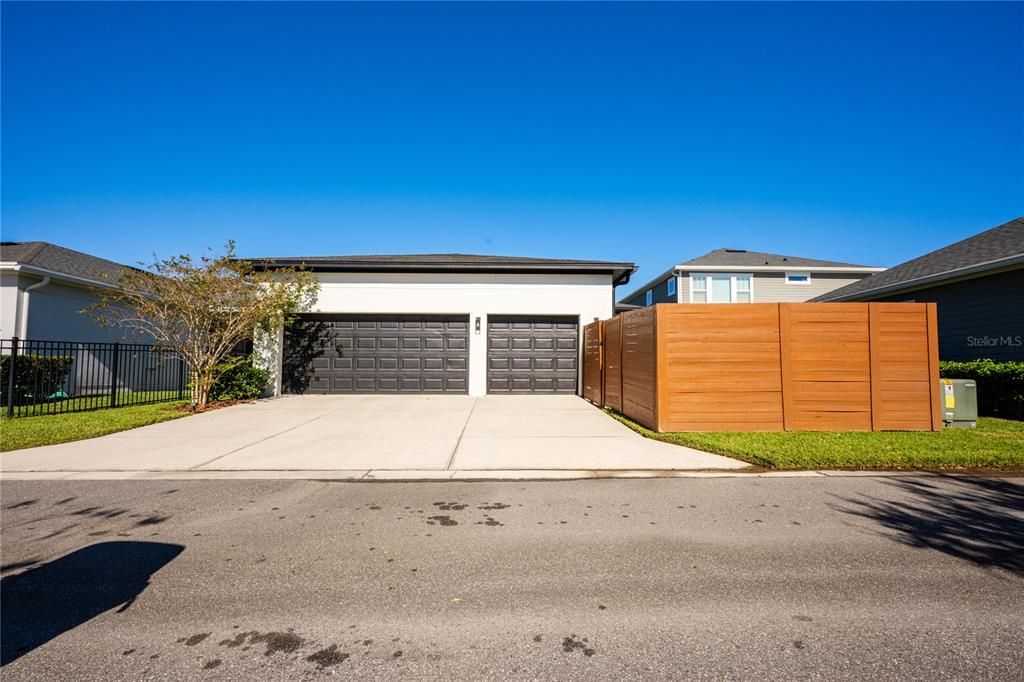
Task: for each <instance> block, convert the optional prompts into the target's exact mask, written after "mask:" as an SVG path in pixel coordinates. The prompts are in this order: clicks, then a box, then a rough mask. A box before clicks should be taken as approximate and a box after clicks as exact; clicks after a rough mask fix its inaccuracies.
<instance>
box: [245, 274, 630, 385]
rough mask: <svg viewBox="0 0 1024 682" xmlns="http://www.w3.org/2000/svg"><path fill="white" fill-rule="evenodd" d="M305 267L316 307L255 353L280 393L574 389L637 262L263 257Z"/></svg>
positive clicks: (259, 344) (261, 344)
mask: <svg viewBox="0 0 1024 682" xmlns="http://www.w3.org/2000/svg"><path fill="white" fill-rule="evenodd" d="M252 262H253V264H254V265H255V266H256V267H257V268H261V269H273V268H276V267H289V266H304V267H306V268H307V269H310V270H312V271H313V272H314V273H315V275H316V277H317V278H318V279H319V280H320V283H321V284H320V292H319V297H318V300H317V302H316V304H315V307H314V309H313V310H310V311H309V312H308V313H307V314H304V315H302V316H301V317H300V318H299V320H298V321H297V322H296V323H294V324H292V325H291V326H290V327H289V328H288V329H286V330H281V331H280V332H279V333H278V334H277V337H276V338H272V339H265V338H264V339H260V340H259V341H258V343H257V349H258V352H259V353H260V355H261V356H262V357H263V361H264V363H265V365H266V366H267V367H268V369H270V370H271V372H272V374H273V386H272V392H273V393H274V394H278V393H468V394H470V395H484V394H487V393H576V392H577V390H578V387H579V383H580V380H581V375H580V371H579V368H580V364H581V351H582V331H583V326H584V325H586V324H588V323H590V322H592V321H594V320H597V319H605V318H608V317H611V315H612V311H613V305H614V301H615V298H614V290H615V287H616V286H617V285H619V284H624V283H626V282H628V281H629V277H630V274H631V273H632V272H633V271H634V270H635V266H634V265H633V264H632V263H610V262H604V261H584V260H552V259H543V258H513V257H505V256H475V255H462V254H429V255H397V256H338V257H312V258H267V259H254V260H252Z"/></svg>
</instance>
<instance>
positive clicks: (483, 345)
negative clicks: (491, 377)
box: [469, 313, 487, 395]
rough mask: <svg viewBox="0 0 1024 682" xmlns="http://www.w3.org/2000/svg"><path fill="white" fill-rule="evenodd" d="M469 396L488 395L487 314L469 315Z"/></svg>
mask: <svg viewBox="0 0 1024 682" xmlns="http://www.w3.org/2000/svg"><path fill="white" fill-rule="evenodd" d="M478 318H479V320H480V331H479V333H478V332H477V330H476V322H477V319H478ZM469 394H470V395H487V313H470V314H469Z"/></svg>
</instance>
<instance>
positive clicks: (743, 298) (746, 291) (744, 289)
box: [732, 275, 751, 303]
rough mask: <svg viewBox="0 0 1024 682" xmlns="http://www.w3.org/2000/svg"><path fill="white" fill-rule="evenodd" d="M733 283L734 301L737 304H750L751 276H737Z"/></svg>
mask: <svg viewBox="0 0 1024 682" xmlns="http://www.w3.org/2000/svg"><path fill="white" fill-rule="evenodd" d="M732 281H733V301H735V302H736V303H750V301H751V298H750V275H736V276H735V277H733V280H732Z"/></svg>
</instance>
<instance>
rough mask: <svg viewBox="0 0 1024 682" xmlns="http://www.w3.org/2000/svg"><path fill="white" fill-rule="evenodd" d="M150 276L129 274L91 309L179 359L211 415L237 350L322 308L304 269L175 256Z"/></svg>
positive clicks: (151, 268)
mask: <svg viewBox="0 0 1024 682" xmlns="http://www.w3.org/2000/svg"><path fill="white" fill-rule="evenodd" d="M140 265H141V266H143V268H144V269H137V268H123V269H122V271H121V272H120V274H119V276H118V281H117V286H116V287H113V288H111V289H108V290H104V291H102V292H98V293H99V294H100V297H101V298H100V302H99V303H97V304H95V305H93V306H91V307H90V308H88V309H87V312H88V313H89V314H90V315H92V317H93V318H94V319H96V320H97V321H98V322H99V323H100V324H102V325H105V326H118V327H120V328H123V329H126V330H130V331H132V332H134V333H136V334H142V335H145V336H147V337H150V338H151V339H152V340H153V342H154V343H155V344H156V345H157V346H160V347H163V348H168V349H171V350H173V351H175V352H176V353H177V354H178V355H179V356H180V357H181V359H182V360H184V361H185V362H186V363H187V365H188V367H189V370H190V373H191V389H192V402H193V404H194V405H195V406H196V409H198V410H202V409H204V408H205V407H206V403H207V401H208V399H209V395H210V388H211V387H212V386H213V383H214V382H215V381H216V379H217V375H218V372H219V371H220V370H221V368H223V367H224V366H225V361H226V360H227V359H228V358H229V356H230V354H231V352H232V350H233V349H234V348H235V347H236V346H238V344H239V343H241V342H243V341H245V340H247V339H250V338H252V337H253V335H254V334H256V333H257V332H259V331H262V332H264V333H271V332H274V331H275V330H277V329H278V328H280V327H281V326H282V325H284V324H285V323H286V322H288V321H289V320H290V319H291V318H292V317H293V316H294V315H295V314H296V313H298V312H300V311H301V310H304V309H306V308H308V307H309V306H311V305H312V304H313V302H314V301H315V300H316V294H317V290H318V283H317V281H316V279H315V278H314V277H313V275H312V273H310V272H309V271H307V270H303V269H299V268H281V269H274V270H273V271H269V270H265V269H264V270H256V269H255V268H253V266H252V264H251V263H249V262H248V261H245V260H238V259H236V258H235V243H234V242H228V243H227V245H226V246H225V249H224V253H223V254H222V255H213V254H210V255H206V256H202V257H201V258H199V259H193V258H192V257H191V256H188V255H182V256H174V257H173V258H168V259H165V260H154V261H153V262H152V263H149V264H145V263H140Z"/></svg>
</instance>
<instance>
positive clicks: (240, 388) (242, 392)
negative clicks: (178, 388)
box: [210, 356, 270, 400]
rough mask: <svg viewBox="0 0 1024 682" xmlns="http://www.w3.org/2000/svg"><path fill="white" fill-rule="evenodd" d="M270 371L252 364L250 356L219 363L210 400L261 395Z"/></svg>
mask: <svg viewBox="0 0 1024 682" xmlns="http://www.w3.org/2000/svg"><path fill="white" fill-rule="evenodd" d="M269 381H270V372H268V371H267V370H265V369H263V368H261V367H257V366H256V365H254V364H253V358H252V356H249V357H247V358H244V359H242V360H237V359H236V360H233V361H231V362H227V363H225V364H223V365H221V368H220V371H219V373H218V375H217V380H216V381H214V383H213V387H212V388H211V389H210V400H252V399H253V398H259V397H260V396H261V395H263V389H265V388H266V387H267V383H268V382H269Z"/></svg>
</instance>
